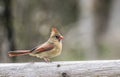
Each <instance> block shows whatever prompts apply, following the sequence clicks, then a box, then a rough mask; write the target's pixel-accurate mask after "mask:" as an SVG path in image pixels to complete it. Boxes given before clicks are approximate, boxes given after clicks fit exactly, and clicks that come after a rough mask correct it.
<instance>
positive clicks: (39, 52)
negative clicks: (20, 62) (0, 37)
mask: <svg viewBox="0 0 120 77" xmlns="http://www.w3.org/2000/svg"><path fill="white" fill-rule="evenodd" d="M63 38H64V37H63V36H62V35H61V33H60V32H59V31H58V29H57V28H56V27H52V30H51V34H50V37H49V39H48V40H47V41H46V42H45V43H43V44H41V45H38V46H36V47H34V48H32V49H30V50H15V51H10V52H8V56H9V57H15V56H23V55H30V56H34V57H37V58H40V59H43V60H44V61H45V62H51V61H50V59H51V58H53V57H56V56H58V55H60V54H61V52H62V40H63Z"/></svg>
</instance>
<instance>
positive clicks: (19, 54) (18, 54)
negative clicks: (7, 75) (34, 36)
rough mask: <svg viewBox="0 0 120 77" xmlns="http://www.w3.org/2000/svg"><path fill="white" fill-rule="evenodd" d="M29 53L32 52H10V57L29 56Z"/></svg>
mask: <svg viewBox="0 0 120 77" xmlns="http://www.w3.org/2000/svg"><path fill="white" fill-rule="evenodd" d="M29 53H31V52H30V50H17V51H10V52H9V53H8V55H9V56H10V57H14V56H22V55H27V54H29Z"/></svg>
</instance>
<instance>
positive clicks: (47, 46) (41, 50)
mask: <svg viewBox="0 0 120 77" xmlns="http://www.w3.org/2000/svg"><path fill="white" fill-rule="evenodd" d="M53 48H54V45H53V44H46V45H44V46H43V47H40V48H37V49H36V50H35V52H33V53H40V52H45V51H49V50H52V49H53Z"/></svg>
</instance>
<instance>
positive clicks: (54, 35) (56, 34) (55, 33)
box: [50, 27, 63, 41]
mask: <svg viewBox="0 0 120 77" xmlns="http://www.w3.org/2000/svg"><path fill="white" fill-rule="evenodd" d="M50 38H51V39H53V40H54V41H55V40H56V41H61V40H63V36H62V35H61V34H60V32H59V31H58V30H57V28H55V27H53V28H52V31H51V35H50Z"/></svg>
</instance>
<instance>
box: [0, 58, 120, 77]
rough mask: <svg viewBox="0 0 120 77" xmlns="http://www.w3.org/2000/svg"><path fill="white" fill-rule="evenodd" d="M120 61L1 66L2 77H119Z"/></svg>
mask: <svg viewBox="0 0 120 77" xmlns="http://www.w3.org/2000/svg"><path fill="white" fill-rule="evenodd" d="M119 76H120V60H106V61H104V60H103V61H70V62H62V61H61V62H52V63H44V62H39V63H38V62H36V63H6V64H0V77H119Z"/></svg>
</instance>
